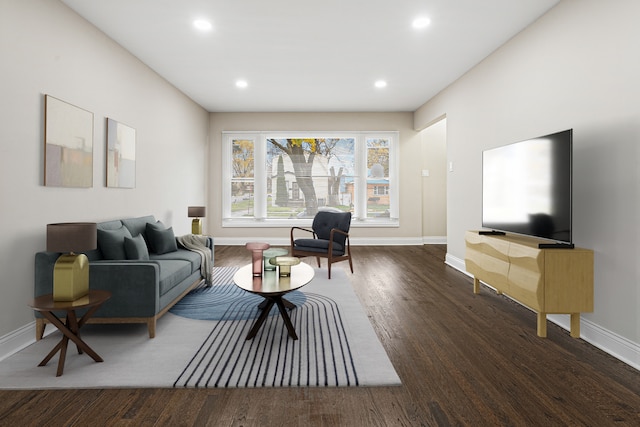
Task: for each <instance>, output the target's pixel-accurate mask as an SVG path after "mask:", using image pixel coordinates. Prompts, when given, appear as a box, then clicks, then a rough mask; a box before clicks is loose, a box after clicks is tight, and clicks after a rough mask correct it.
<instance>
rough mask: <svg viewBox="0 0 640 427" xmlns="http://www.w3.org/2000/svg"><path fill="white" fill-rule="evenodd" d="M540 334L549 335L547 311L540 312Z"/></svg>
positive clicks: (540, 335)
mask: <svg viewBox="0 0 640 427" xmlns="http://www.w3.org/2000/svg"><path fill="white" fill-rule="evenodd" d="M538 336H539V337H540V338H546V337H547V313H538Z"/></svg>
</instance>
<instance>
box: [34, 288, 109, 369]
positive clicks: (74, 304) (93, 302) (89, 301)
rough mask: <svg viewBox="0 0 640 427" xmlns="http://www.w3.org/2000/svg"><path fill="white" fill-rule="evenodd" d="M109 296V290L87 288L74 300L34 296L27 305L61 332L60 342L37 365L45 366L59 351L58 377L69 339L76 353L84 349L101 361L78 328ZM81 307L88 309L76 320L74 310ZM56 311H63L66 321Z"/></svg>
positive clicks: (51, 295)
mask: <svg viewBox="0 0 640 427" xmlns="http://www.w3.org/2000/svg"><path fill="white" fill-rule="evenodd" d="M109 298H111V292H109V291H102V290H89V294H87V295H85V296H83V297H81V298H78V299H77V300H75V301H54V300H53V294H48V295H42V296H39V297H37V298H35V299H34V300H33V302H32V303H31V304H29V306H30V307H31V308H33V309H34V310H35V311H39V312H40V313H42V315H43V316H44V317H45V318H47V320H49V321H50V322H51V323H52V324H54V325H55V326H56V328H58V329H59V330H60V332H62V334H63V335H62V339H61V340H60V342H59V343H58V344H57V345H56V346H55V347H54V348H53V350H51V351H50V352H49V354H47V356H46V357H45V358H44V359H42V362H40V364H39V365H38V366H45V365H46V364H47V363H49V360H51V358H52V357H53V356H55V354H56V353H57V352H58V351H60V359H59V360H58V371H57V372H56V376H57V377H59V376H60V375H62V372H63V370H64V360H65V357H66V355H67V345H68V344H69V340H71V341H73V342H74V343H75V344H76V347H77V349H78V354H82V352H83V351H84V352H85V353H87V354H88V355H89V356H91V358H92V359H93V360H95V361H96V362H102V361H103V360H102V358H101V357H100V356H98V353H96V352H95V351H93V349H92V348H91V347H89V346H88V345H87V343H85V342H84V341H82V339H81V338H80V328H81V327H82V325H84V324H85V323H87V320H89V318H91V316H93V314H94V313H95V312H96V310H97V309H98V308H100V306H101V305H102V304H103V303H104V302H105V301H107V300H108V299H109ZM81 309H88V310H87V312H86V313H85V314H84V315H83V316H82V317H81V318H80V320H78V317H77V316H76V310H81ZM56 311H65V312H66V313H67V314H66V321H65V322H64V323H63V322H62V321H61V320H60V319H58V317H57V316H56V315H55V314H54V312H56Z"/></svg>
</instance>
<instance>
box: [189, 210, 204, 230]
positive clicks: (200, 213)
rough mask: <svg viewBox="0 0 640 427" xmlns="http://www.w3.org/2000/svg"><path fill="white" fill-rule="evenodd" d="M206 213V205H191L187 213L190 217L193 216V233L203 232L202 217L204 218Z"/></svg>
mask: <svg viewBox="0 0 640 427" xmlns="http://www.w3.org/2000/svg"><path fill="white" fill-rule="evenodd" d="M204 213H205V208H204V206H189V208H188V212H187V214H188V216H189V218H193V221H192V222H191V234H202V219H200V218H204Z"/></svg>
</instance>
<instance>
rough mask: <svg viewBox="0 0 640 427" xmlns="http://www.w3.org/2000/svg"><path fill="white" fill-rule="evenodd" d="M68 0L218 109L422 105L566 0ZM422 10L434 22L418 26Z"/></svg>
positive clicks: (317, 109)
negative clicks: (200, 25) (204, 25)
mask: <svg viewBox="0 0 640 427" xmlns="http://www.w3.org/2000/svg"><path fill="white" fill-rule="evenodd" d="M62 2H63V3H65V4H66V5H68V6H69V7H70V8H71V9H73V10H74V11H76V12H77V13H78V14H79V15H81V16H83V17H84V18H85V19H87V20H88V21H89V22H91V23H92V24H93V25H95V26H96V27H98V28H99V29H100V30H102V31H103V32H104V33H106V34H107V35H108V36H109V37H110V38H112V39H113V40H115V41H116V42H117V43H119V44H120V45H121V46H123V47H124V48H125V49H127V50H128V51H129V52H131V53H132V54H133V55H135V56H136V57H138V58H139V59H140V60H142V61H143V62H144V63H145V64H147V65H148V66H149V67H150V68H152V69H153V70H154V71H155V72H157V73H158V74H159V75H161V76H162V77H164V78H165V79H166V80H168V81H169V82H170V83H172V84H173V85H174V86H175V87H177V88H178V89H179V90H181V91H182V92H184V93H185V94H186V95H187V96H189V97H190V98H191V99H193V100H194V101H195V102H197V103H198V104H200V105H201V106H202V107H204V108H205V109H206V110H208V111H211V112H223V111H224V112H248V111H253V112H266V111H279V112H283V111H286V112H296V111H312V112H334V111H339V112H348V111H359V112H370V111H387V112H390V111H414V110H416V109H417V108H418V107H420V106H421V105H422V104H424V103H425V102H426V101H428V100H429V99H430V98H431V97H433V96H434V95H436V94H437V93H438V92H440V91H441V90H442V89H444V88H445V87H446V86H448V85H449V84H451V83H452V82H453V81H455V80H456V79H457V78H459V77H460V76H462V75H463V74H464V73H465V72H466V71H468V70H469V69H471V68H472V67H473V66H475V65H476V64H478V63H479V62H480V61H482V59H484V58H485V57H487V56H488V55H489V54H490V53H491V52H493V51H494V50H496V49H497V48H498V47H499V46H501V45H502V44H504V43H505V42H506V41H507V40H509V39H510V38H511V37H513V36H514V35H516V34H517V33H518V32H520V31H521V30H523V29H524V28H525V27H527V26H528V25H529V24H531V23H532V22H533V21H535V20H536V19H537V18H538V17H540V16H541V15H542V14H544V13H545V12H546V11H548V10H549V9H550V8H552V7H553V6H555V5H556V4H557V3H558V2H559V0H517V1H514V0H482V1H480V0H393V1H392V0H322V1H320V0H316V1H313V0H269V1H265V0H217V1H213V0H108V1H105V0H62ZM418 16H427V17H428V18H429V19H430V21H431V23H430V25H428V26H427V27H425V28H423V29H421V30H416V29H414V28H413V27H412V25H411V24H412V21H413V20H414V19H415V18H416V17H418ZM198 18H204V19H207V20H209V21H210V22H211V24H212V28H211V30H209V31H204V32H203V31H200V30H197V29H196V28H194V26H193V21H194V20H195V19H198ZM238 79H244V80H245V81H246V82H247V84H248V85H247V87H245V88H238V87H236V81H237V80H238ZM380 79H382V80H385V81H386V82H387V86H386V87H384V88H376V87H375V86H374V83H375V82H376V81H378V80H380Z"/></svg>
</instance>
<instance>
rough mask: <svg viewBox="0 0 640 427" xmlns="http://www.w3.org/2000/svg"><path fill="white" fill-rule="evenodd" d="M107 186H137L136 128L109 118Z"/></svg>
mask: <svg viewBox="0 0 640 427" xmlns="http://www.w3.org/2000/svg"><path fill="white" fill-rule="evenodd" d="M107 187H114V188H135V187H136V130H135V129H134V128H132V127H129V126H127V125H125V124H122V123H120V122H117V121H115V120H113V119H109V118H107Z"/></svg>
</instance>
